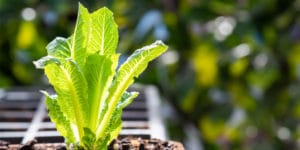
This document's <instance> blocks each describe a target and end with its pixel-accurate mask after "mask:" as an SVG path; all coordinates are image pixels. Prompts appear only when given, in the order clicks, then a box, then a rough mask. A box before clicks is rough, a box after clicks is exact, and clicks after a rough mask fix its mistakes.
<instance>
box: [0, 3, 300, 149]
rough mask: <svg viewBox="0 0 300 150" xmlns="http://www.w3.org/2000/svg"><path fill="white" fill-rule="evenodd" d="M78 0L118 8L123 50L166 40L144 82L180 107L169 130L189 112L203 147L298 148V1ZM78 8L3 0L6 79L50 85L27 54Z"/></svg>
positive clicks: (0, 20) (1, 59)
mask: <svg viewBox="0 0 300 150" xmlns="http://www.w3.org/2000/svg"><path fill="white" fill-rule="evenodd" d="M81 2H82V3H83V4H84V5H86V6H87V7H88V8H90V10H94V9H96V8H99V7H102V6H106V7H108V8H110V9H112V11H113V12H114V13H115V17H116V21H117V23H118V25H119V30H120V34H121V35H120V45H119V48H118V51H120V52H127V51H128V52H130V51H132V50H134V49H136V48H139V47H141V45H144V44H149V43H151V42H152V41H153V40H155V39H161V40H164V41H165V42H166V43H167V44H168V45H169V46H170V49H169V51H168V52H167V53H166V54H165V55H164V56H162V57H161V59H160V60H159V61H157V62H156V63H152V64H151V66H150V67H152V69H148V70H147V71H146V72H145V73H144V74H143V75H142V76H141V77H140V78H139V79H138V81H139V82H144V83H151V84H156V85H157V86H158V87H159V88H160V90H161V92H162V95H163V96H164V97H165V98H166V99H167V100H169V101H170V102H171V103H172V105H174V107H175V108H176V109H177V111H179V113H178V117H181V119H179V120H175V121H174V120H173V122H172V123H169V127H170V130H171V131H173V132H171V133H170V135H171V139H174V140H184V138H185V137H187V136H188V135H184V132H183V130H180V129H181V128H182V129H183V128H184V124H185V122H189V121H190V122H192V123H193V124H194V125H195V126H197V127H198V129H199V134H200V133H201V140H202V144H203V146H204V148H205V149H245V150H248V149H261V150H268V149H270V150H271V149H272V150H274V149H300V144H299V141H300V125H299V120H300V119H299V118H300V84H299V80H300V44H299V43H300V13H299V11H300V0H214V1H209V0H161V1H159V0H122V1H116V0H107V1H101V0H99V1H96V0H82V1H81ZM25 8H33V10H34V11H35V13H36V16H35V18H34V19H33V20H29V21H26V20H24V17H22V15H21V14H22V12H23V11H24V10H25ZM76 11H77V2H74V1H71V0H52V1H50V0H46V1H38V0H24V1H18V0H10V1H9V2H8V1H7V0H0V14H1V16H0V28H1V34H0V68H1V70H0V86H11V85H31V84H35V85H38V84H44V79H43V77H42V76H41V72H40V71H38V70H35V69H34V68H33V65H32V63H31V62H32V60H35V59H36V58H39V57H40V56H42V55H44V53H45V49H44V47H45V45H46V44H47V43H48V42H49V41H51V40H52V39H53V38H54V37H55V36H65V35H68V34H70V32H71V31H72V30H73V26H74V21H75V18H76ZM171 121H172V120H171Z"/></svg>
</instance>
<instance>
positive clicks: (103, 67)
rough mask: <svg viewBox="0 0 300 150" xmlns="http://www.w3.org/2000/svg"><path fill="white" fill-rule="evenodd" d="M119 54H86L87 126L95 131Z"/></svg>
mask: <svg viewBox="0 0 300 150" xmlns="http://www.w3.org/2000/svg"><path fill="white" fill-rule="evenodd" d="M118 57H119V55H117V54H114V55H108V56H104V55H98V54H92V55H90V56H88V60H89V61H87V62H86V65H85V66H84V73H85V77H86V78H87V79H88V80H87V83H88V89H89V91H88V99H89V105H90V106H91V109H90V113H89V114H90V116H89V119H90V120H89V127H90V129H91V130H92V131H94V132H95V131H96V125H98V124H99V120H100V113H101V112H100V111H101V106H103V105H104V104H103V103H104V102H105V99H106V98H107V96H108V94H109V93H108V89H109V86H110V85H111V82H112V79H113V77H114V74H115V69H116V67H117V63H118Z"/></svg>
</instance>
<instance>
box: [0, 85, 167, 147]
mask: <svg viewBox="0 0 300 150" xmlns="http://www.w3.org/2000/svg"><path fill="white" fill-rule="evenodd" d="M40 89H49V88H41V87H17V88H11V89H7V90H3V89H1V90H0V140H4V141H8V142H10V143H11V144H20V143H21V144H24V143H26V142H27V141H30V140H33V139H36V140H37V141H38V142H39V143H61V142H64V140H63V138H62V137H61V136H60V135H59V134H58V132H57V131H56V129H55V125H54V124H53V123H52V122H51V121H50V119H49V117H48V116H47V110H46V107H45V104H44V97H43V95H42V94H41V93H40V92H38V91H39V90H40ZM132 90H134V91H139V93H140V95H139V96H138V97H137V98H136V99H135V100H134V102H133V103H132V104H131V105H129V106H128V107H126V108H125V109H124V110H123V114H122V120H123V127H122V130H121V133H120V135H119V138H124V137H128V136H129V137H141V138H144V139H150V138H159V139H162V140H165V139H166V134H165V128H164V126H163V124H162V120H161V118H160V116H159V110H160V109H159V102H160V100H159V96H158V92H157V89H156V88H155V87H154V86H142V85H134V86H132V87H131V88H130V91H132ZM50 91H51V90H50Z"/></svg>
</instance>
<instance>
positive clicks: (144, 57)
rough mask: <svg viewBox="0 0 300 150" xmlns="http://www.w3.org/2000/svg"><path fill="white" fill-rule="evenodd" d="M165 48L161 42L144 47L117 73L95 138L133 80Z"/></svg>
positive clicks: (101, 132)
mask: <svg viewBox="0 0 300 150" xmlns="http://www.w3.org/2000/svg"><path fill="white" fill-rule="evenodd" d="M167 48H168V47H167V46H166V45H165V44H163V43H162V42H161V41H156V42H155V43H153V44H151V45H149V46H145V47H143V48H141V49H138V50H136V51H135V52H134V53H133V54H132V55H131V56H130V57H129V58H128V59H127V60H126V61H125V63H124V64H122V66H121V67H120V68H119V70H118V71H117V74H116V77H115V79H114V81H113V83H112V86H111V88H110V90H109V92H110V95H109V97H108V102H109V104H108V110H107V115H105V116H104V118H103V121H102V122H101V124H100V126H99V128H98V130H97V134H96V135H97V137H99V136H102V135H103V134H104V129H105V127H104V126H106V125H107V123H108V121H109V119H110V118H111V117H112V112H113V111H114V109H115V108H116V105H117V104H118V102H119V100H120V99H121V97H122V95H123V93H124V92H125V91H126V89H127V88H128V87H129V86H130V85H131V84H132V83H133V82H134V78H136V77H138V76H139V75H140V74H141V73H142V72H143V71H144V70H145V68H146V67H147V65H148V63H149V62H150V61H151V60H153V59H154V58H156V57H158V56H160V55H161V54H162V53H163V52H165V51H166V50H167Z"/></svg>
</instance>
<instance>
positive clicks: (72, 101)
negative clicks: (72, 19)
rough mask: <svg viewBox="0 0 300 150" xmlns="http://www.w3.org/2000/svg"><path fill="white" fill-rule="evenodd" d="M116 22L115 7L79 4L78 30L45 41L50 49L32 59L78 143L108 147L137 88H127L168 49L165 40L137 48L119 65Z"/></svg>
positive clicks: (61, 125) (52, 106)
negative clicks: (47, 82) (42, 72)
mask: <svg viewBox="0 0 300 150" xmlns="http://www.w3.org/2000/svg"><path fill="white" fill-rule="evenodd" d="M117 45H118V27H117V25H116V23H115V21H114V18H113V13H112V12H111V11H110V10H109V9H107V8H101V9H99V10H97V11H95V12H93V13H89V11H88V10H87V9H86V8H85V7H84V6H82V5H81V4H79V11H78V17H77V21H76V26H75V30H74V33H73V34H72V35H71V36H70V37H69V38H62V37H57V38H55V39H54V40H53V41H52V42H50V43H49V44H48V45H47V47H46V48H47V53H48V55H47V56H45V57H42V58H41V59H39V60H37V61H34V64H35V66H36V67H37V68H42V69H44V71H45V74H46V75H47V77H48V79H49V82H50V84H51V85H52V86H53V87H54V90H55V93H56V94H55V95H50V94H48V93H47V92H45V91H42V92H43V93H44V95H45V97H46V106H47V109H48V111H49V116H50V119H51V121H52V122H54V123H55V125H56V128H57V130H58V132H59V133H60V134H61V135H62V136H63V137H64V138H65V141H66V143H67V144H68V145H69V147H70V146H71V147H73V148H74V149H101V150H102V149H107V145H108V144H109V143H110V142H111V140H112V139H114V138H116V137H117V136H118V134H119V132H120V130H121V128H122V121H121V113H122V109H123V108H124V107H126V106H127V105H128V104H130V103H131V102H132V101H133V99H134V98H135V97H137V95H138V93H137V92H127V91H126V90H127V89H128V87H129V86H130V85H131V84H132V83H133V82H134V78H136V77H138V76H139V74H141V73H142V72H143V71H144V70H145V69H146V67H147V65H148V63H149V62H150V61H151V60H153V59H155V58H156V57H158V56H160V55H161V54H162V53H163V52H164V51H166V50H167V46H166V45H164V44H163V43H162V42H161V41H156V42H155V43H153V44H151V45H148V46H145V47H143V48H141V49H138V50H136V51H135V52H134V53H133V54H132V55H131V56H130V57H128V59H127V60H126V61H125V62H124V63H123V64H121V65H120V67H118V68H117V66H118V58H119V56H120V55H119V54H117V53H116V52H115V51H116V48H117Z"/></svg>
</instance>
